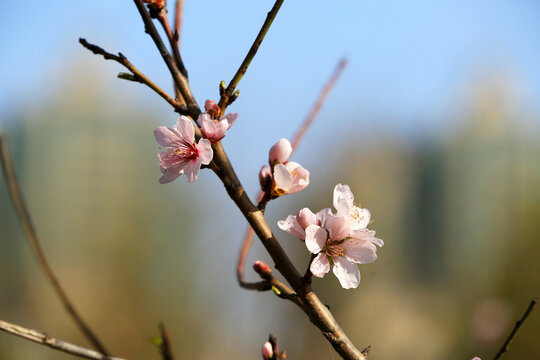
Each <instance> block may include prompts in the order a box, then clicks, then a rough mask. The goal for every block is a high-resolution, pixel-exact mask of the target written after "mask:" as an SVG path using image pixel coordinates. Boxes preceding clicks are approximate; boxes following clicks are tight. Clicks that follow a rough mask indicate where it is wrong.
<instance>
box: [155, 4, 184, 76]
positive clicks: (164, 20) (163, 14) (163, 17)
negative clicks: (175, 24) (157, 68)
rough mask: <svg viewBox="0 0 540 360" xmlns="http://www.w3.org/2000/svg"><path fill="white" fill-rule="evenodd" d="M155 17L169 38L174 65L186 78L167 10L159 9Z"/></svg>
mask: <svg viewBox="0 0 540 360" xmlns="http://www.w3.org/2000/svg"><path fill="white" fill-rule="evenodd" d="M157 19H158V20H159V22H160V23H161V26H162V27H163V30H165V34H166V35H167V39H169V44H170V45H171V49H172V52H173V56H174V60H175V61H176V66H177V67H178V69H179V70H180V72H181V73H182V75H184V76H185V77H186V79H187V78H188V73H187V70H186V67H185V66H184V61H183V60H182V56H181V55H180V49H179V48H178V42H177V41H176V39H175V38H174V34H173V32H172V30H171V26H170V25H169V18H168V17H167V11H166V10H165V8H163V9H161V11H160V12H159V14H158V17H157Z"/></svg>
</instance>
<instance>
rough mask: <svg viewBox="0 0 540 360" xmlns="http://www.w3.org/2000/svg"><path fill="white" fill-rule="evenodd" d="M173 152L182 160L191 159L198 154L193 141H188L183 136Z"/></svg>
mask: <svg viewBox="0 0 540 360" xmlns="http://www.w3.org/2000/svg"><path fill="white" fill-rule="evenodd" d="M173 152H174V154H175V155H177V156H179V157H181V158H182V159H183V160H184V161H189V160H193V159H196V158H197V157H198V156H199V149H197V147H196V146H195V143H193V142H191V141H188V140H187V139H186V138H185V137H183V138H182V140H181V141H180V144H179V145H178V147H177V148H176V149H174V150H173Z"/></svg>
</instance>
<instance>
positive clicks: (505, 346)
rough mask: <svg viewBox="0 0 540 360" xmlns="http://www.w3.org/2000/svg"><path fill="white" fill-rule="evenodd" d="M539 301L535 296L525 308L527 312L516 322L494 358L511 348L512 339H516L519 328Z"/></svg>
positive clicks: (495, 359) (494, 359)
mask: <svg viewBox="0 0 540 360" xmlns="http://www.w3.org/2000/svg"><path fill="white" fill-rule="evenodd" d="M537 301H538V299H537V298H534V299H532V300H531V303H530V304H529V307H528V308H527V310H525V313H524V314H523V316H522V317H521V319H519V320H518V322H516V325H515V326H514V329H513V330H512V332H511V333H510V335H509V336H508V338H507V339H506V341H505V342H504V344H503V346H502V347H501V348H500V350H499V351H498V352H497V354H496V355H495V357H494V358H493V360H497V359H499V358H500V357H501V356H503V355H504V353H505V352H507V351H508V349H509V348H510V344H511V343H512V340H514V338H515V337H516V335H517V333H518V331H519V328H520V327H521V325H523V323H524V322H525V320H527V317H528V316H529V315H530V314H531V312H532V311H533V310H534V308H535V307H536V302H537Z"/></svg>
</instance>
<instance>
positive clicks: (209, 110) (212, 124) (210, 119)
mask: <svg viewBox="0 0 540 360" xmlns="http://www.w3.org/2000/svg"><path fill="white" fill-rule="evenodd" d="M204 109H205V110H206V111H205V112H203V113H201V114H200V115H199V117H198V119H197V123H198V124H199V126H200V127H201V133H202V135H203V137H204V138H206V139H208V140H210V142H211V143H212V144H215V143H216V142H218V141H219V140H221V139H223V137H224V136H225V132H226V131H227V130H229V129H230V128H231V126H232V125H233V124H234V122H235V121H236V119H237V118H238V114H236V113H235V114H227V115H225V116H223V117H221V109H220V108H219V105H218V104H216V102H215V101H213V100H206V102H205V103H204Z"/></svg>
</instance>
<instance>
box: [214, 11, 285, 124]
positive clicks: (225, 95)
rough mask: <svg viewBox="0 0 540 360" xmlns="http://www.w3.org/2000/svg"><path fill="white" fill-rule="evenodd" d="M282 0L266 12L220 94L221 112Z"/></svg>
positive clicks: (227, 103)
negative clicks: (248, 46) (258, 29)
mask: <svg viewBox="0 0 540 360" xmlns="http://www.w3.org/2000/svg"><path fill="white" fill-rule="evenodd" d="M283 1H284V0H277V1H276V3H275V4H274V6H273V7H272V9H271V10H270V11H269V12H268V15H267V16H266V20H265V21H264V24H263V25H262V27H261V30H260V31H259V33H258V34H257V37H256V38H255V41H253V44H252V45H251V48H250V49H249V51H248V53H247V54H246V57H245V58H244V61H242V64H240V67H239V68H238V70H237V71H236V74H234V76H233V78H232V80H231V82H230V83H229V86H227V88H226V89H225V91H224V92H223V94H222V95H221V98H220V99H219V107H220V108H221V113H222V114H225V109H226V108H227V106H228V105H229V98H230V97H231V96H232V95H233V93H234V90H235V89H236V86H237V85H238V83H239V82H240V80H241V79H242V77H243V76H244V74H245V73H246V71H247V69H248V66H249V64H250V63H251V60H253V58H254V57H255V54H256V53H257V50H259V46H260V45H261V43H262V41H263V39H264V37H265V36H266V33H267V32H268V29H269V28H270V25H272V22H273V21H274V19H275V17H276V15H277V13H278V11H279V8H280V7H281V4H283Z"/></svg>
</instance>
